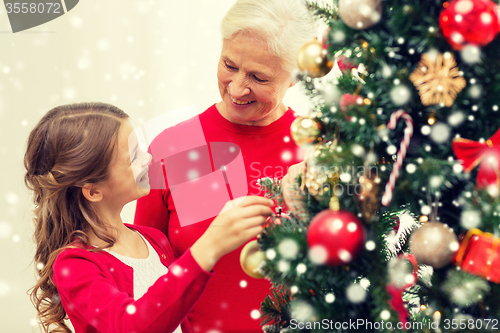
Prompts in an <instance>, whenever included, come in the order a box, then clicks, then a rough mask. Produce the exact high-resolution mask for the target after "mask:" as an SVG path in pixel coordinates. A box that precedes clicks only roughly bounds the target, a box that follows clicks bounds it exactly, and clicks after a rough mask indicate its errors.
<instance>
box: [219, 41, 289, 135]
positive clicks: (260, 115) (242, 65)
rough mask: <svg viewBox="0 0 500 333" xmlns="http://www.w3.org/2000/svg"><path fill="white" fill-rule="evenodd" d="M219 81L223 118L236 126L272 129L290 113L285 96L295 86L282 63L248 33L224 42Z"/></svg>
mask: <svg viewBox="0 0 500 333" xmlns="http://www.w3.org/2000/svg"><path fill="white" fill-rule="evenodd" d="M217 79H218V81H219V92H220V95H221V97H222V101H221V102H219V103H218V104H217V109H218V110H219V112H220V113H221V115H222V116H223V117H224V118H226V119H228V120H229V121H231V122H233V123H236V124H242V125H253V126H266V125H269V124H270V123H272V122H273V121H275V120H277V119H279V118H280V117H281V116H282V115H283V114H284V113H285V112H286V110H287V108H286V107H285V105H284V104H283V101H282V100H283V96H285V93H286V91H287V89H288V88H290V87H291V86H293V84H294V83H293V81H292V79H291V76H290V73H289V72H287V71H285V70H284V69H283V68H282V67H281V59H279V58H278V57H277V56H273V55H271V54H270V53H269V52H268V51H267V47H266V46H264V45H262V44H261V43H259V42H258V41H256V40H255V39H253V38H252V37H251V36H250V35H248V34H244V33H242V34H238V35H237V36H236V37H234V38H233V39H231V40H227V39H226V40H224V42H223V44H222V52H221V56H220V60H219V65H218V68H217Z"/></svg>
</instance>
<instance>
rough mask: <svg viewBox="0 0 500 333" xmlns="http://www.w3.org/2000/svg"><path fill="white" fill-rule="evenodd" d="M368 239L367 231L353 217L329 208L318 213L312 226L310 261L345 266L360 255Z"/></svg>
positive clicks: (308, 241) (309, 234)
mask: <svg viewBox="0 0 500 333" xmlns="http://www.w3.org/2000/svg"><path fill="white" fill-rule="evenodd" d="M365 240H366V231H365V228H364V226H363V224H362V223H361V222H360V221H359V219H358V218H357V217H356V216H355V215H354V214H352V213H351V212H348V211H345V210H339V211H333V210H330V209H327V210H324V211H322V212H320V213H319V214H317V215H316V216H315V217H314V218H313V219H312V221H311V224H310V226H309V230H308V232H307V243H308V244H309V258H310V259H311V261H313V262H314V263H317V264H325V265H329V266H341V265H345V264H348V263H350V262H352V261H353V260H354V259H355V258H356V257H357V256H358V255H359V254H360V253H361V251H362V250H363V247H364V244H365Z"/></svg>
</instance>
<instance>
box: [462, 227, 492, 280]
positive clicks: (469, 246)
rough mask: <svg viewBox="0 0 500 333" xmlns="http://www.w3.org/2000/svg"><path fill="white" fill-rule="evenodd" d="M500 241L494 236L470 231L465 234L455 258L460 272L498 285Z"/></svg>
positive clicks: (478, 231) (474, 230) (476, 230)
mask: <svg viewBox="0 0 500 333" xmlns="http://www.w3.org/2000/svg"><path fill="white" fill-rule="evenodd" d="M499 243H500V239H499V238H497V237H495V236H494V235H492V234H490V233H487V232H482V231H481V230H479V229H471V230H469V231H468V232H467V234H466V235H465V237H464V239H463V240H462V244H461V245H460V249H459V250H458V252H457V255H456V257H455V264H456V265H457V266H460V267H461V268H462V270H464V271H466V272H468V273H470V274H472V275H477V276H481V277H483V278H485V279H486V280H488V281H491V282H494V283H500V247H499V246H498V245H499Z"/></svg>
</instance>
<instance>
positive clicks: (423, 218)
mask: <svg viewBox="0 0 500 333" xmlns="http://www.w3.org/2000/svg"><path fill="white" fill-rule="evenodd" d="M419 221H420V222H422V223H425V222H427V221H429V217H428V216H427V215H420V218H419Z"/></svg>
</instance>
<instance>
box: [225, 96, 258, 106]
mask: <svg viewBox="0 0 500 333" xmlns="http://www.w3.org/2000/svg"><path fill="white" fill-rule="evenodd" d="M229 98H231V100H232V101H233V102H234V103H235V104H238V105H247V104H251V103H253V102H254V101H240V100H237V99H235V98H234V97H233V96H231V95H230V94H229Z"/></svg>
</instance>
